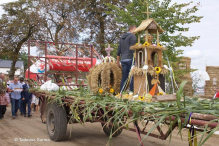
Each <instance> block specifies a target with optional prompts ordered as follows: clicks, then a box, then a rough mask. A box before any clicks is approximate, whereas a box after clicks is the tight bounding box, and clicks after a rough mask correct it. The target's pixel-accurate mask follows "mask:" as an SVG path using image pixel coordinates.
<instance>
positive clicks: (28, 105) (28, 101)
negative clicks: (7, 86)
mask: <svg viewBox="0 0 219 146" xmlns="http://www.w3.org/2000/svg"><path fill="white" fill-rule="evenodd" d="M26 106H27V110H28V113H27V112H26ZM23 113H24V115H26V113H27V114H28V115H30V113H31V100H30V99H25V100H23Z"/></svg>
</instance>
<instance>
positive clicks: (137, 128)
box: [26, 41, 219, 146]
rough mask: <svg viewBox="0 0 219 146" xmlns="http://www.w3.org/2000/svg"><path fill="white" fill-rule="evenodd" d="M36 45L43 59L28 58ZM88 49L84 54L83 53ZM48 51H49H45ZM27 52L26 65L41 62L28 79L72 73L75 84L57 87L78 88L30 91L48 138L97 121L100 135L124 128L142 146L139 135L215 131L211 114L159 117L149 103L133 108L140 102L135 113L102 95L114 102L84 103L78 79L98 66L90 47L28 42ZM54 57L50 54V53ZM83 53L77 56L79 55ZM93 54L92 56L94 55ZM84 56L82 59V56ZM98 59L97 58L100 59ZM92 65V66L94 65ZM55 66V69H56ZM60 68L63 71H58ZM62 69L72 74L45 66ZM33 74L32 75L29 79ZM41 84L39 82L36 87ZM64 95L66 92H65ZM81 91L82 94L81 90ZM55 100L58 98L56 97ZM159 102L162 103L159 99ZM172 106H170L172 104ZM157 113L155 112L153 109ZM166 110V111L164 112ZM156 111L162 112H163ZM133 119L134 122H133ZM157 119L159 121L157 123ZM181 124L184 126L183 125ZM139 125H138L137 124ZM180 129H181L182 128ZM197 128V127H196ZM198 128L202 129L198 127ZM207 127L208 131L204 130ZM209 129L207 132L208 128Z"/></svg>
mask: <svg viewBox="0 0 219 146" xmlns="http://www.w3.org/2000/svg"><path fill="white" fill-rule="evenodd" d="M34 45H35V46H38V48H39V49H40V48H42V50H44V53H45V54H44V55H42V56H33V55H30V49H31V48H32V47H33V46H34ZM48 45H50V46H53V47H52V48H53V51H51V50H49V49H48ZM83 47H85V48H84V50H86V49H87V52H86V53H84V52H83ZM57 48H59V49H60V48H62V49H63V48H65V49H67V50H68V52H71V53H70V54H67V55H69V57H66V56H60V55H63V52H61V51H58V49H57ZM47 49H48V50H47ZM62 49H61V50H62ZM28 50H29V56H28V60H29V62H30V61H31V60H33V58H34V59H35V61H36V62H37V61H38V63H44V65H43V67H42V65H37V64H35V63H36V62H33V65H34V64H35V67H42V68H41V69H37V71H35V72H33V71H32V72H31V67H30V64H29V65H28V71H27V73H26V76H27V77H29V78H34V79H35V80H39V77H40V75H42V74H45V75H48V74H50V75H53V76H55V75H57V74H58V75H60V76H61V77H63V78H64V76H65V75H68V74H71V75H74V76H75V84H64V83H63V84H60V85H59V86H78V87H80V88H79V89H77V90H73V91H69V94H65V95H60V94H58V93H57V92H56V93H55V92H47V91H42V90H34V89H32V93H33V94H35V95H36V96H37V97H38V98H40V108H41V109H40V111H41V118H42V119H43V118H46V127H47V132H48V134H49V136H50V139H51V140H53V141H62V140H63V139H64V138H65V134H66V131H67V124H74V123H85V122H92V123H93V122H99V123H100V124H101V125H102V127H103V132H104V133H105V134H106V135H107V136H109V137H117V136H119V135H120V134H121V132H122V131H123V129H125V130H129V131H133V132H136V133H137V136H138V139H139V143H140V144H141V145H142V146H143V143H142V141H143V140H144V138H143V139H142V137H141V134H143V135H145V136H152V137H155V138H158V139H161V140H166V139H167V137H168V136H170V135H171V133H172V131H173V130H174V129H175V128H176V127H180V128H188V129H189V130H190V131H194V130H195V131H204V132H208V133H210V132H211V131H214V130H215V129H216V128H218V125H219V123H218V117H217V116H215V115H211V114H205V113H204V114H203V113H189V114H188V113H187V112H186V111H183V110H185V109H183V108H182V111H183V112H182V113H181V114H180V115H179V116H180V118H179V117H178V115H177V114H172V115H171V116H166V117H163V116H162V114H161V115H159V114H157V113H155V114H153V113H151V112H148V111H147V109H146V108H145V107H147V106H148V107H149V108H150V106H151V105H150V104H145V106H144V103H140V102H133V103H135V104H136V105H137V104H138V103H140V105H141V106H142V108H140V110H139V111H136V109H135V108H136V107H135V104H133V105H132V102H129V101H127V100H126V99H115V100H114V96H115V95H113V94H109V95H108V94H102V95H98V97H102V98H105V96H109V98H110V99H111V98H112V99H113V100H111V101H109V102H106V103H103V104H104V106H103V107H102V106H101V105H100V103H95V102H94V101H93V100H87V99H89V98H87V97H84V98H82V97H81V96H77V95H75V93H76V92H80V89H83V90H84V88H86V86H87V85H86V84H85V85H83V87H82V86H81V85H80V84H79V82H78V80H79V77H80V76H86V75H87V74H84V73H83V70H85V71H88V70H89V69H90V68H91V67H93V66H94V65H95V64H97V62H98V61H97V59H96V60H95V59H94V55H96V56H95V57H96V58H98V57H99V55H98V53H97V52H96V51H95V49H94V48H93V46H89V45H83V44H71V43H53V42H40V41H29V43H28ZM54 50H55V54H53V56H51V54H49V52H50V53H51V52H53V53H54ZM80 51H81V52H83V53H79V52H80ZM94 52H95V53H94ZM84 54H86V56H85V58H86V61H85V58H83V55H84ZM100 59H101V58H99V60H100ZM94 62H95V63H94ZM55 66H56V67H55ZM61 66H62V68H61ZM63 66H65V67H66V68H67V69H68V70H70V71H74V72H71V73H69V72H67V73H66V72H64V73H63V72H62V73H59V72H56V73H54V72H49V70H48V67H49V68H50V70H51V69H54V68H57V67H60V68H61V69H63V68H64V67H63ZM31 75H34V76H31ZM40 84H41V83H40V82H38V85H40ZM66 92H67V91H66ZM82 92H83V91H82ZM89 96H96V95H89ZM57 97H58V98H57ZM106 98H107V97H106ZM160 100H162V101H165V100H163V99H162V98H160ZM167 100H168V102H169V103H171V102H174V104H175V106H176V103H175V102H176V99H175V100H174V101H169V99H167ZM118 102H120V103H121V104H124V106H125V107H126V106H127V108H124V107H123V106H119V108H118V109H117V108H116V107H118ZM92 103H95V104H94V105H95V107H94V109H93V110H87V109H86V108H88V107H89V106H88V105H89V104H92ZM154 103H156V104H161V105H162V103H160V102H159V99H158V98H157V100H155V101H154ZM174 104H173V105H174ZM173 105H172V106H173ZM154 110H157V109H154ZM164 110H165V109H164ZM157 111H160V112H162V109H159V110H157ZM120 112H121V113H124V115H122V114H120V115H119V118H115V115H117V114H119V113H120ZM136 116H137V117H141V124H140V120H139V119H138V118H136ZM135 118H136V119H137V120H135ZM157 119H159V120H157ZM130 121H131V123H133V125H134V126H133V127H128V128H127V125H128V124H127V123H130ZM150 122H153V123H154V125H155V126H153V127H152V128H151V129H150V130H149V131H146V129H147V125H148V124H149V123H150ZM182 123H184V124H182ZM139 124H140V125H139ZM162 124H166V125H168V126H169V129H168V130H167V131H165V130H163V129H162ZM182 126H183V127H182ZM195 126H197V127H195ZM200 126H201V127H200ZM206 127H207V128H208V131H206V129H207V128H206ZM209 128H210V129H209ZM154 129H157V130H158V133H152V131H153V130H154ZM195 137H196V135H194V134H192V135H191V137H190V141H192V140H193V139H195Z"/></svg>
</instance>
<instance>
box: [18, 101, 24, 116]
mask: <svg viewBox="0 0 219 146" xmlns="http://www.w3.org/2000/svg"><path fill="white" fill-rule="evenodd" d="M18 108H19V110H20V112H21V114H23V113H24V110H23V100H22V98H20V99H19V105H18Z"/></svg>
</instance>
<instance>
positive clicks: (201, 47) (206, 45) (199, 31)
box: [0, 0, 219, 71]
mask: <svg viewBox="0 0 219 146" xmlns="http://www.w3.org/2000/svg"><path fill="white" fill-rule="evenodd" d="M11 1H15V0H1V1H0V4H1V3H7V2H11ZM190 1H191V0H172V3H174V2H177V3H186V2H190ZM199 2H200V7H199V9H200V10H199V11H198V12H196V14H195V15H197V16H204V18H203V19H201V23H193V24H189V25H188V26H189V32H185V33H183V34H184V35H187V36H200V39H199V40H197V41H195V43H194V45H193V46H192V47H181V48H178V49H182V50H184V56H187V57H191V59H192V60H191V67H192V68H193V69H199V70H202V71H204V70H205V66H206V65H207V66H219V64H218V62H219V59H218V55H219V45H218V44H217V43H218V42H217V41H219V29H218V28H217V27H219V19H218V17H219V15H218V14H219V12H218V11H219V0H210V1H207V0H193V4H192V5H196V4H197V3H199ZM2 13H3V10H2V9H1V8H0V15H1V14H2Z"/></svg>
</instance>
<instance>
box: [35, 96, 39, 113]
mask: <svg viewBox="0 0 219 146" xmlns="http://www.w3.org/2000/svg"><path fill="white" fill-rule="evenodd" d="M35 105H36V116H37V117H38V106H39V98H38V97H35Z"/></svg>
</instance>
